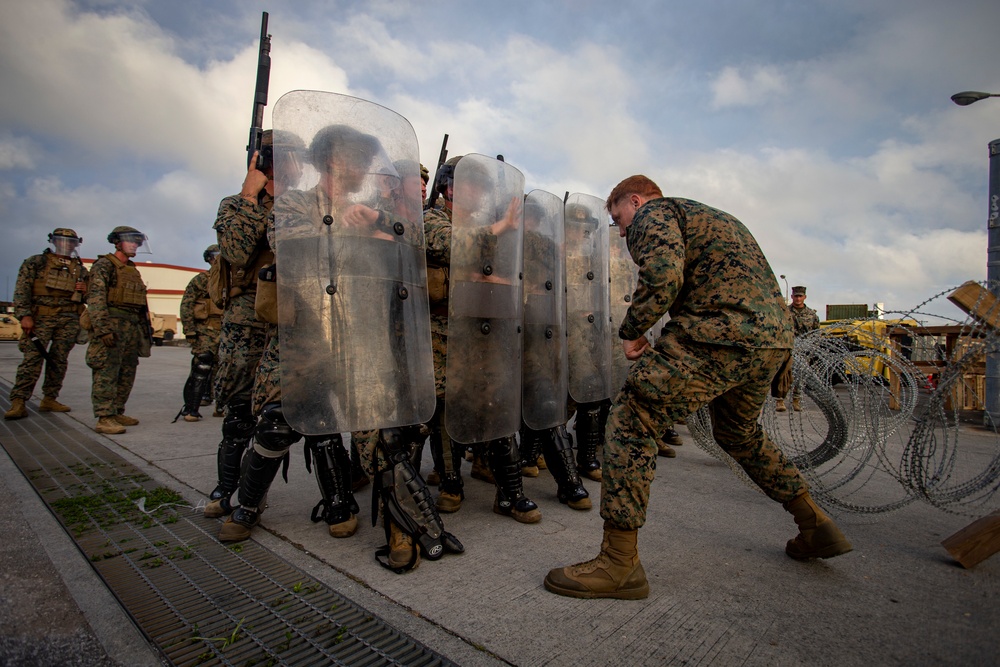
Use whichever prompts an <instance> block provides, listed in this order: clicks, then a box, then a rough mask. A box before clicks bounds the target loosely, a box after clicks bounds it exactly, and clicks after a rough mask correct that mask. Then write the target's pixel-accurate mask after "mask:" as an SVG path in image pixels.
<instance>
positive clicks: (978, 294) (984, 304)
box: [948, 280, 1000, 329]
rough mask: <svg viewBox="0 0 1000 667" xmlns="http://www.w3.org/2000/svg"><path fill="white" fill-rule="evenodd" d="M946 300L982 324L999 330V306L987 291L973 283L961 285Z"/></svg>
mask: <svg viewBox="0 0 1000 667" xmlns="http://www.w3.org/2000/svg"><path fill="white" fill-rule="evenodd" d="M948 300H949V301H951V302H952V303H953V304H955V305H956V306H958V307H959V308H961V309H962V310H963V311H965V312H966V313H968V314H969V315H971V316H972V317H974V318H976V319H977V320H979V321H980V322H982V323H983V324H985V325H987V326H989V327H991V328H993V329H1000V304H998V302H997V298H996V297H995V296H993V294H991V293H990V291H989V290H988V289H986V288H985V287H983V286H982V285H980V284H979V283H977V282H975V281H972V280H970V281H968V282H966V283H963V284H962V285H961V286H960V287H959V288H958V289H956V290H955V291H954V292H952V293H951V294H949V295H948Z"/></svg>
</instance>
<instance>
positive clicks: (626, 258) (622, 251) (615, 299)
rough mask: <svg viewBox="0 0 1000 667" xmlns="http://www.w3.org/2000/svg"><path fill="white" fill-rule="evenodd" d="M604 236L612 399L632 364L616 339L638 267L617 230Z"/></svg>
mask: <svg viewBox="0 0 1000 667" xmlns="http://www.w3.org/2000/svg"><path fill="white" fill-rule="evenodd" d="M608 236H609V238H608V245H609V253H608V254H609V269H610V276H611V281H610V288H611V335H610V337H609V342H610V347H611V392H612V396H614V395H615V394H617V393H618V391H620V390H621V388H622V386H623V385H624V384H625V379H626V378H627V377H628V369H629V367H630V366H631V365H632V362H631V361H629V360H628V359H627V358H626V357H625V350H624V349H623V348H622V342H621V339H619V338H618V336H617V332H618V327H620V326H621V323H622V320H624V319H625V313H626V312H628V307H629V304H630V303H632V295H633V294H634V293H635V286H636V284H637V282H638V280H639V267H638V266H636V263H635V262H634V261H632V255H630V254H629V251H628V245H627V244H626V243H625V237H624V236H619V234H618V227H615V226H613V227H611V229H610V230H609V235H608ZM654 340H655V339H654ZM650 342H654V341H650Z"/></svg>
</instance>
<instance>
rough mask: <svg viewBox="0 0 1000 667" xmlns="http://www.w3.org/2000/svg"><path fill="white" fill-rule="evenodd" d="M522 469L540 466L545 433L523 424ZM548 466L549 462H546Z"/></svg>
mask: <svg viewBox="0 0 1000 667" xmlns="http://www.w3.org/2000/svg"><path fill="white" fill-rule="evenodd" d="M520 433H521V448H520V450H521V467H522V468H525V467H531V466H534V465H538V456H539V455H540V454H541V453H542V440H543V439H544V436H545V432H544V431H536V430H535V429H533V428H528V426H527V425H526V424H524V423H523V422H522V423H521V431H520ZM546 465H548V461H547V460H546Z"/></svg>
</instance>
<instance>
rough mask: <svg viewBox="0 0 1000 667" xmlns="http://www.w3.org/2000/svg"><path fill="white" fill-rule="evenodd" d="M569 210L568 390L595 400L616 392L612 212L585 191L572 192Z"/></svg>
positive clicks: (574, 395)
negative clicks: (610, 259) (611, 284)
mask: <svg viewBox="0 0 1000 667" xmlns="http://www.w3.org/2000/svg"><path fill="white" fill-rule="evenodd" d="M565 215H566V326H567V329H568V332H569V395H570V396H571V397H572V398H573V400H574V401H576V402H577V403H592V402H595V401H603V400H604V399H606V398H610V397H611V394H612V381H611V347H610V345H611V342H610V341H611V336H612V332H611V326H610V318H611V303H610V300H609V299H610V296H609V285H608V229H609V225H608V222H609V216H608V214H607V211H606V210H605V208H604V202H603V201H602V200H601V199H599V198H597V197H594V196H593V195H586V194H572V195H570V196H569V197H568V198H567V199H566V213H565Z"/></svg>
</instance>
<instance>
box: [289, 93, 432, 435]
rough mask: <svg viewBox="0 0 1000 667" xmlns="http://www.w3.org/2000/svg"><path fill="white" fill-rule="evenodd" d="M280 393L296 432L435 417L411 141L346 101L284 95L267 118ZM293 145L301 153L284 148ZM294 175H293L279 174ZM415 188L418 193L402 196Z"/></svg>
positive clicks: (383, 116)
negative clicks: (274, 189)
mask: <svg viewBox="0 0 1000 667" xmlns="http://www.w3.org/2000/svg"><path fill="white" fill-rule="evenodd" d="M273 126H274V133H275V137H279V136H281V137H282V138H283V142H282V145H293V144H297V145H299V146H302V149H301V153H302V155H301V159H291V158H292V157H294V156H287V155H283V154H279V153H280V152H281V151H280V149H279V145H278V142H277V140H276V143H275V155H274V168H275V183H276V184H277V183H282V184H286V185H287V184H289V183H297V184H298V188H297V189H288V190H285V191H283V192H280V193H278V196H277V197H276V199H275V203H274V211H273V213H274V238H275V245H276V248H275V254H276V263H277V283H278V284H277V287H278V323H277V324H278V335H279V340H280V345H281V349H280V355H279V359H280V363H281V393H282V404H283V406H284V414H285V418H286V419H287V420H288V423H289V424H290V425H291V426H292V428H294V429H295V430H296V431H298V432H300V433H303V434H306V435H310V434H326V433H340V432H345V431H358V430H365V429H375V428H389V427H395V426H407V425H411V424H416V423H420V422H424V421H427V420H428V419H430V417H431V415H432V414H433V413H434V372H433V366H432V357H431V340H430V316H429V310H428V300H427V287H426V286H427V280H426V272H427V269H426V264H425V259H424V238H423V220H422V217H421V214H420V211H421V202H420V187H419V183H420V171H419V169H420V167H419V153H418V149H417V140H416V135H415V134H414V132H413V128H412V127H411V126H410V124H409V123H408V122H407V121H406V119H405V118H403V117H402V116H399V115H398V114H396V113H394V112H392V111H390V110H389V109H386V108H384V107H381V106H379V105H377V104H373V103H371V102H367V101H365V100H360V99H357V98H354V97H348V96H345V95H338V94H335V93H325V92H316V91H293V92H291V93H288V94H286V95H284V96H282V97H281V99H279V100H278V102H277V103H276V104H275V105H274V112H273ZM288 137H298V138H299V139H301V142H291V141H289V140H288ZM293 170H296V171H297V173H295V174H292V173H289V172H291V171H293ZM414 181H416V184H417V187H416V188H415V189H414V188H413V182H414Z"/></svg>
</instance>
